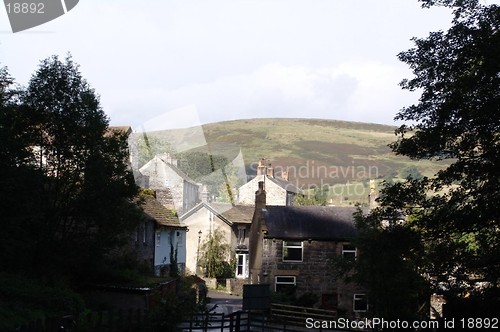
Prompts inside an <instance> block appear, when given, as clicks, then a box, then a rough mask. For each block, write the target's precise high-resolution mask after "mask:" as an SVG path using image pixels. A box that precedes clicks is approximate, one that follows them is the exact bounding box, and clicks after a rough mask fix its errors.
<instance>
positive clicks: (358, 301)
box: [352, 294, 368, 312]
mask: <svg viewBox="0 0 500 332" xmlns="http://www.w3.org/2000/svg"><path fill="white" fill-rule="evenodd" d="M352 306H353V311H354V312H364V311H366V310H368V300H367V298H366V294H354V298H353V304H352Z"/></svg>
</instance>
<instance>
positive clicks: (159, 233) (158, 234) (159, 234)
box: [156, 231, 161, 247]
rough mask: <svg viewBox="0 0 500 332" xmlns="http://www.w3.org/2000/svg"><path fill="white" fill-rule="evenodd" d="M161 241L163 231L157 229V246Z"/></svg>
mask: <svg viewBox="0 0 500 332" xmlns="http://www.w3.org/2000/svg"><path fill="white" fill-rule="evenodd" d="M160 243H161V232H160V231H156V246H157V247H159V246H160Z"/></svg>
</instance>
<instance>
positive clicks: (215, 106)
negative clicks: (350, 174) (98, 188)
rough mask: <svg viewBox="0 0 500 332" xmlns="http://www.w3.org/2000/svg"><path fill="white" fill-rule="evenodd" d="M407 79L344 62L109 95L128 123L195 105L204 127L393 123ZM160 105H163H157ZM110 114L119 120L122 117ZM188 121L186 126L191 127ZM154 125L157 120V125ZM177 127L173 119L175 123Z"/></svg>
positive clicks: (277, 67) (405, 98) (395, 70)
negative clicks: (303, 121)
mask: <svg viewBox="0 0 500 332" xmlns="http://www.w3.org/2000/svg"><path fill="white" fill-rule="evenodd" d="M407 75H408V72H407V70H406V69H404V68H403V66H400V67H395V66H392V65H387V64H383V63H379V62H345V63H342V64H340V65H338V66H335V67H329V68H316V69H314V68H307V67H304V66H286V65H283V64H273V63H272V64H266V65H264V66H262V67H260V68H258V69H257V70H256V71H254V72H250V73H247V74H243V75H234V76H226V77H221V78H218V79H216V80H214V81H212V82H207V83H203V84H192V85H187V86H184V87H181V88H179V89H172V90H166V89H154V90H151V89H145V90H134V91H128V92H125V93H124V91H123V90H116V91H114V93H108V94H107V98H106V99H105V100H107V101H109V103H110V104H113V105H119V109H120V114H122V115H127V117H128V119H127V118H124V120H126V121H128V122H129V123H132V124H135V125H137V124H139V123H143V122H144V121H146V120H145V119H144V114H145V113H146V114H148V115H149V116H150V118H153V117H155V116H159V115H162V114H164V113H165V112H168V111H169V110H172V109H175V108H179V107H182V106H185V105H195V106H196V109H197V112H198V114H199V118H197V119H195V120H193V121H192V124H191V125H192V126H196V125H199V122H200V121H201V123H207V122H216V121H222V120H230V119H238V118H254V117H303V118H308V117H311V118H325V119H340V120H352V121H366V122H377V123H391V122H392V119H393V118H394V116H395V114H396V112H397V111H398V110H399V109H400V108H401V107H402V106H405V105H407V104H408V103H410V102H413V101H412V98H411V96H409V95H408V94H407V93H405V92H404V91H402V90H401V89H400V87H399V86H398V82H399V81H400V80H401V79H402V78H404V77H405V76H407ZM159 105H161V106H159ZM113 113H114V112H112V113H111V114H110V115H111V117H112V118H118V117H119V115H120V114H113ZM189 121H190V120H189V119H188V118H186V119H185V121H183V126H185V125H187V124H189V123H190V122H189ZM153 122H154V121H153ZM174 123H175V121H174Z"/></svg>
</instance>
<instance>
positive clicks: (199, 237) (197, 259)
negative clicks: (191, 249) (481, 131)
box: [196, 229, 202, 275]
mask: <svg viewBox="0 0 500 332" xmlns="http://www.w3.org/2000/svg"><path fill="white" fill-rule="evenodd" d="M201 234H202V232H201V229H200V231H199V232H198V249H197V250H196V275H198V274H199V273H200V267H199V266H198V262H199V260H200V241H201Z"/></svg>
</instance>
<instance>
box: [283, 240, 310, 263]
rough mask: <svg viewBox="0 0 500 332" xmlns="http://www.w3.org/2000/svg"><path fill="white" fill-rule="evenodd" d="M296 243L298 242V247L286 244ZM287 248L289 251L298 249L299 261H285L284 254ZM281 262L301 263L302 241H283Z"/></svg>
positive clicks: (302, 253) (302, 257)
mask: <svg viewBox="0 0 500 332" xmlns="http://www.w3.org/2000/svg"><path fill="white" fill-rule="evenodd" d="M289 242H290V243H291V242H293V243H297V242H300V246H299V245H296V244H292V245H289V244H288V243H289ZM288 248H291V249H299V248H300V260H297V259H285V252H286V250H287V249H288ZM281 259H282V261H283V262H302V261H303V259H304V242H303V241H285V240H283V255H282V257H281Z"/></svg>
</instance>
